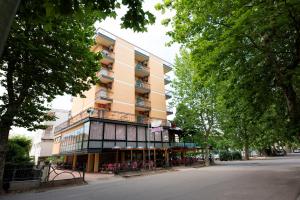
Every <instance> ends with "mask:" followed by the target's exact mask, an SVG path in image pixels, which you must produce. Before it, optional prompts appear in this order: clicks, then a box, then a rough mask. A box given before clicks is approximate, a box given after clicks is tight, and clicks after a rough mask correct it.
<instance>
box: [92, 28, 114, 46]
mask: <svg viewBox="0 0 300 200" xmlns="http://www.w3.org/2000/svg"><path fill="white" fill-rule="evenodd" d="M96 42H97V43H98V44H100V45H103V46H107V47H109V46H113V45H114V44H115V40H114V39H113V38H111V37H109V36H107V35H105V34H104V33H100V32H97V35H96Z"/></svg>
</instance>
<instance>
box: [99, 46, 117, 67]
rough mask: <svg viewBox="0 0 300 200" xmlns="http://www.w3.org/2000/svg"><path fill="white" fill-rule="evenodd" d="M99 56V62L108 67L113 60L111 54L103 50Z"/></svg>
mask: <svg viewBox="0 0 300 200" xmlns="http://www.w3.org/2000/svg"><path fill="white" fill-rule="evenodd" d="M101 55H102V59H101V62H102V63H103V64H106V65H109V64H112V63H113V62H114V60H115V59H114V57H113V55H112V53H111V52H109V51H108V50H105V49H104V50H102V51H101Z"/></svg>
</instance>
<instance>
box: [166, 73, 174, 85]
mask: <svg viewBox="0 0 300 200" xmlns="http://www.w3.org/2000/svg"><path fill="white" fill-rule="evenodd" d="M164 81H165V85H167V84H169V83H171V82H172V80H171V77H170V76H168V75H165V80H164Z"/></svg>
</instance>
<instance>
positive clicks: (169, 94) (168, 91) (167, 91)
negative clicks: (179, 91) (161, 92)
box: [165, 90, 172, 99]
mask: <svg viewBox="0 0 300 200" xmlns="http://www.w3.org/2000/svg"><path fill="white" fill-rule="evenodd" d="M165 94H166V99H170V98H172V91H170V90H166V92H165Z"/></svg>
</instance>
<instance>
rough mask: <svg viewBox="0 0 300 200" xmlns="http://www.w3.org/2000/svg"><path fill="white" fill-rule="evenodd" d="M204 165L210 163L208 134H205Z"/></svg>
mask: <svg viewBox="0 0 300 200" xmlns="http://www.w3.org/2000/svg"><path fill="white" fill-rule="evenodd" d="M204 161H205V166H209V165H210V160H209V145H208V136H205V157H204Z"/></svg>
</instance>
